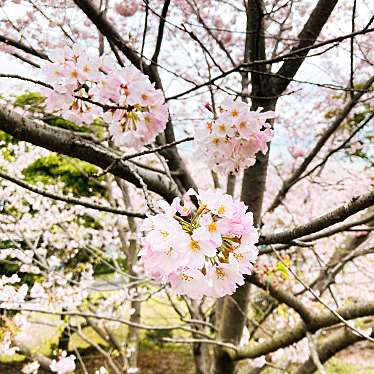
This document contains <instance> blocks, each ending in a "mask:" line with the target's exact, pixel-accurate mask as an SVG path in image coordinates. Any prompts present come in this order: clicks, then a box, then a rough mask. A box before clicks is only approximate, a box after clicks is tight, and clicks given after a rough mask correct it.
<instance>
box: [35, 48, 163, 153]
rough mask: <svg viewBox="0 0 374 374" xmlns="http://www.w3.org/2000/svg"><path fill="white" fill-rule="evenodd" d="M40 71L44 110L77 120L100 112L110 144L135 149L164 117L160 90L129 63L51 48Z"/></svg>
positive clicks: (153, 134)
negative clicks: (45, 84)
mask: <svg viewBox="0 0 374 374" xmlns="http://www.w3.org/2000/svg"><path fill="white" fill-rule="evenodd" d="M51 57H52V60H53V61H52V62H49V61H48V62H46V63H45V64H44V66H43V68H42V74H43V76H44V78H45V80H46V81H47V82H48V84H49V85H51V86H52V87H53V89H51V88H46V89H45V90H44V91H43V92H44V93H45V95H46V97H47V99H46V105H47V109H48V110H52V111H56V110H57V111H59V113H61V114H62V115H63V116H64V117H65V118H67V119H70V120H72V121H74V122H76V123H90V122H92V121H93V120H94V119H95V118H97V117H101V118H103V119H104V120H105V121H107V122H108V123H109V132H110V134H111V135H112V136H113V140H114V142H115V144H117V145H119V146H121V145H123V146H127V147H134V148H140V147H142V146H144V145H147V144H149V143H151V142H153V141H154V140H155V138H156V136H157V135H158V134H159V133H160V132H162V131H163V130H164V129H165V127H166V123H167V120H168V109H167V106H166V104H165V100H164V96H163V94H162V91H161V90H157V89H155V87H154V85H153V84H152V83H151V82H150V80H149V79H148V77H147V76H146V75H144V74H143V73H141V72H140V71H139V70H137V69H136V68H135V67H133V66H128V67H124V68H117V67H116V65H115V64H114V62H113V61H112V60H109V59H105V58H99V57H93V56H89V55H88V54H87V52H86V51H84V50H82V48H79V47H74V48H66V49H60V50H58V51H54V52H53V53H51Z"/></svg>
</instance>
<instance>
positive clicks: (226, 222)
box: [140, 190, 258, 299]
mask: <svg viewBox="0 0 374 374" xmlns="http://www.w3.org/2000/svg"><path fill="white" fill-rule="evenodd" d="M190 196H193V199H196V200H197V201H198V206H197V207H195V206H194V205H193V204H192V202H191V199H190ZM160 207H161V208H162V209H163V210H164V213H160V214H157V215H155V216H152V217H149V218H147V219H146V220H145V221H144V223H143V226H142V230H143V231H145V232H146V235H145V238H144V246H143V249H142V250H141V252H140V256H141V261H142V263H143V264H144V268H145V271H146V274H147V275H148V276H150V277H151V278H153V279H154V280H156V281H158V282H160V283H165V284H169V285H170V287H171V290H172V291H174V292H175V293H176V294H180V295H187V296H189V297H191V298H194V299H199V298H201V297H202V296H204V295H207V296H211V297H222V296H224V295H230V294H232V293H233V292H234V291H235V289H236V288H237V286H238V285H239V286H240V285H242V284H244V275H245V274H250V273H251V271H252V269H253V264H254V262H255V261H256V258H257V255H258V249H257V247H256V246H255V243H256V242H257V240H258V233H257V230H256V229H255V227H254V226H253V215H252V213H250V212H247V206H246V205H245V204H244V203H243V202H241V201H236V200H233V198H232V197H231V196H230V195H226V194H223V193H222V192H220V191H218V190H215V191H199V193H198V194H197V193H196V192H195V191H193V190H190V191H189V192H188V193H187V196H186V197H185V198H184V202H183V204H182V201H181V199H180V198H175V199H174V201H173V203H172V204H171V205H168V204H167V203H165V202H163V203H160Z"/></svg>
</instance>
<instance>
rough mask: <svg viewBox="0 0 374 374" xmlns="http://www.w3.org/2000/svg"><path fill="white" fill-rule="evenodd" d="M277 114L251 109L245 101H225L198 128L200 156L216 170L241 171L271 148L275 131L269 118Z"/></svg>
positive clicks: (197, 136)
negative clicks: (257, 154) (214, 115)
mask: <svg viewBox="0 0 374 374" xmlns="http://www.w3.org/2000/svg"><path fill="white" fill-rule="evenodd" d="M274 117H275V113H274V112H272V111H268V112H261V109H258V110H257V111H251V110H249V109H248V104H246V103H244V102H242V101H233V100H232V99H229V98H228V99H226V100H224V101H223V102H222V104H221V105H220V107H219V113H218V115H217V117H216V118H215V119H214V120H213V121H210V122H208V123H207V124H206V125H205V126H202V127H200V128H198V129H197V131H196V134H195V138H196V141H197V151H198V157H200V158H201V159H202V160H204V161H205V162H206V163H207V164H208V166H209V167H210V168H212V169H214V170H215V171H217V172H220V173H225V174H227V173H230V174H234V175H235V174H238V173H239V171H240V170H241V169H243V168H247V167H249V166H252V165H254V163H255V162H256V158H255V155H256V153H258V152H259V151H261V152H262V153H263V154H266V152H267V151H268V145H267V143H268V142H269V141H270V140H271V139H272V137H273V130H272V129H271V126H270V124H269V123H267V122H266V121H267V120H268V119H270V118H274Z"/></svg>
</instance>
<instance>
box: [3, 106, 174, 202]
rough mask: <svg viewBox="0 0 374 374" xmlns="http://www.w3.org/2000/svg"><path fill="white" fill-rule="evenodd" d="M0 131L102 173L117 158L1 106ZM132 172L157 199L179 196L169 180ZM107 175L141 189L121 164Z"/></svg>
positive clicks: (77, 137) (70, 133)
mask: <svg viewBox="0 0 374 374" xmlns="http://www.w3.org/2000/svg"><path fill="white" fill-rule="evenodd" d="M0 129H1V130H3V131H5V132H7V133H8V134H10V135H12V136H14V138H16V139H17V140H23V141H26V142H29V143H32V144H34V145H37V146H40V147H43V148H46V149H48V150H50V151H53V152H58V153H62V154H64V155H66V156H71V157H76V158H78V159H81V160H83V161H86V162H89V163H91V164H93V165H96V166H99V167H100V168H102V169H104V170H105V169H106V168H107V167H108V166H109V165H110V164H111V163H113V161H114V160H115V159H117V158H118V156H117V154H116V153H114V152H113V151H112V150H109V149H108V148H105V147H103V146H101V145H98V144H95V143H93V142H91V141H89V140H86V139H84V138H82V137H80V136H79V135H77V134H74V133H72V132H71V131H68V130H65V129H59V128H56V127H53V126H49V125H46V124H44V123H39V122H37V121H34V120H31V119H28V118H26V117H23V116H21V115H20V114H18V113H16V112H14V111H11V110H9V109H8V108H6V107H5V106H0ZM136 169H137V173H138V174H139V175H140V176H141V178H142V180H143V181H144V183H145V184H146V185H147V187H148V189H149V190H150V191H153V192H155V193H157V194H159V195H161V196H162V197H164V198H165V199H166V200H167V201H170V202H171V201H172V200H173V199H174V197H175V196H178V195H179V191H178V190H177V187H176V186H175V185H173V184H171V183H170V179H169V178H167V177H165V176H164V175H161V174H156V173H153V172H149V171H147V170H144V169H139V168H136ZM111 173H112V174H113V175H116V176H118V177H120V178H123V179H125V180H127V181H128V182H130V183H132V184H134V185H135V186H137V187H142V186H141V185H140V182H139V180H138V178H137V177H136V176H135V175H134V174H133V173H132V172H131V170H130V168H129V167H128V166H127V165H126V164H125V163H120V164H116V165H114V167H113V168H112V170H111Z"/></svg>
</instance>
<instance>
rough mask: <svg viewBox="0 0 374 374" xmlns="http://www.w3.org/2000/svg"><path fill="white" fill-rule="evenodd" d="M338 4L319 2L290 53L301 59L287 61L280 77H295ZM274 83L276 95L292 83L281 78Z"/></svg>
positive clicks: (323, 0) (334, 1) (333, 1)
mask: <svg viewBox="0 0 374 374" xmlns="http://www.w3.org/2000/svg"><path fill="white" fill-rule="evenodd" d="M337 2H338V0H319V1H318V3H317V5H316V7H315V8H314V9H313V12H312V13H311V15H310V17H309V19H308V21H307V22H306V24H305V25H304V27H303V29H302V30H301V32H300V34H299V36H298V39H299V43H298V45H297V46H295V47H294V48H292V50H291V52H290V53H295V55H296V56H298V57H299V59H297V60H289V61H285V62H284V63H283V65H282V66H281V67H280V69H279V70H278V73H279V74H280V75H284V76H286V77H289V78H293V77H294V76H295V74H296V72H297V71H298V70H299V68H300V66H301V64H302V63H303V61H304V59H305V57H306V55H307V54H308V52H309V48H308V47H310V46H312V45H313V44H314V43H315V41H316V40H317V37H318V35H319V34H320V32H321V30H322V28H323V26H324V25H325V24H326V22H327V20H328V18H329V17H330V14H331V13H332V11H333V10H334V8H335V5H336V4H337ZM296 51H297V52H296ZM272 82H273V87H274V88H273V89H274V91H275V92H276V93H282V92H283V91H284V90H285V89H286V88H287V86H288V85H289V83H290V81H288V80H285V79H281V78H275V79H273V80H272Z"/></svg>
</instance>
